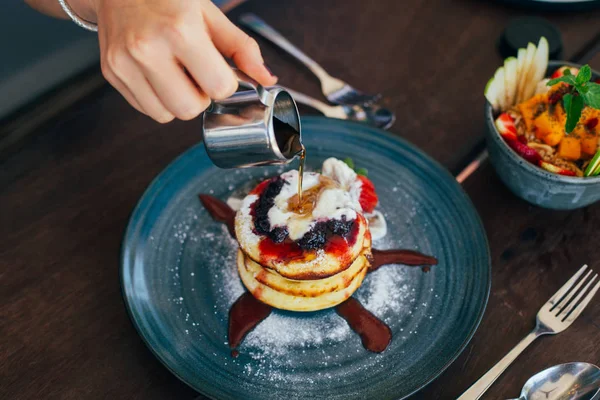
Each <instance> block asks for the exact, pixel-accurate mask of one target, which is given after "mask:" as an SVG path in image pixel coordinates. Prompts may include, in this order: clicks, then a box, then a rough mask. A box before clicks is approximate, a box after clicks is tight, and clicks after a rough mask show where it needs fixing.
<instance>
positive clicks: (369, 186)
mask: <svg viewBox="0 0 600 400" xmlns="http://www.w3.org/2000/svg"><path fill="white" fill-rule="evenodd" d="M357 178H358V180H360V181H361V182H362V186H361V188H360V197H359V198H358V202H359V203H360V206H361V207H362V209H363V211H364V212H368V213H370V212H373V210H374V209H375V206H377V203H378V202H379V198H378V197H377V193H375V185H373V182H371V181H370V180H369V178H367V177H366V176H364V175H358V176H357Z"/></svg>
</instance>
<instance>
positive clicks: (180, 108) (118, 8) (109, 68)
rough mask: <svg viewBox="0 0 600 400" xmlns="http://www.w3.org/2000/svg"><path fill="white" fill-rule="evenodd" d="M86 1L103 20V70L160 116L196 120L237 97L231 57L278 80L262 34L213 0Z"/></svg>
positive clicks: (258, 76) (269, 81)
mask: <svg viewBox="0 0 600 400" xmlns="http://www.w3.org/2000/svg"><path fill="white" fill-rule="evenodd" d="M79 1H80V2H82V3H85V4H87V5H89V6H90V7H91V8H92V10H87V11H88V13H89V12H93V13H95V16H96V19H97V21H98V38H99V41H100V53H101V66H102V73H103V74H104V77H105V78H106V79H107V80H108V81H109V82H110V83H111V84H112V85H113V86H114V87H115V88H116V89H117V90H118V91H119V92H120V93H121V94H122V95H123V96H124V97H125V99H127V101H128V102H129V103H130V104H131V105H132V106H133V107H135V108H136V109H137V110H139V111H141V112H143V113H144V114H146V115H148V116H150V117H152V118H154V119H155V120H156V121H158V122H161V123H166V122H169V121H171V120H173V119H174V118H179V119H183V120H189V119H192V118H194V117H196V116H198V115H199V114H200V113H201V112H202V111H204V110H205V109H206V108H207V107H208V105H209V104H210V99H217V100H219V99H224V98H227V97H229V96H231V95H232V94H233V93H234V92H235V91H236V89H237V87H238V85H237V81H236V78H235V76H234V74H233V72H232V71H231V68H230V67H229V65H228V64H227V62H226V61H225V58H230V59H232V60H233V61H234V63H235V64H236V66H237V67H238V68H240V69H241V70H242V71H244V72H245V73H246V74H248V75H249V76H250V77H252V78H254V79H255V80H256V81H258V82H259V83H261V84H262V85H265V86H266V85H273V84H275V82H276V81H277V78H276V77H275V76H273V75H272V74H271V73H270V72H269V70H268V69H267V67H265V65H264V63H263V59H262V56H261V53H260V49H259V47H258V44H257V43H256V41H255V40H254V39H252V38H251V37H249V36H248V35H247V34H245V33H244V32H243V31H241V30H240V29H239V28H237V27H236V26H235V25H234V24H232V23H231V21H229V19H227V17H226V16H225V15H224V14H223V13H222V12H221V11H220V10H219V9H218V8H217V7H216V6H215V5H214V4H212V3H211V2H210V1H208V0H79ZM72 2H73V3H75V1H73V0H72ZM82 5H83V4H82ZM73 6H75V4H73ZM73 8H76V7H73ZM88 15H89V14H88Z"/></svg>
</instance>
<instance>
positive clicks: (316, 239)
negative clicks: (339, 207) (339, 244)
mask: <svg viewBox="0 0 600 400" xmlns="http://www.w3.org/2000/svg"><path fill="white" fill-rule="evenodd" d="M297 243H298V246H300V248H301V249H302V250H318V249H322V248H323V247H325V243H327V223H326V222H317V223H316V224H315V226H313V228H312V229H311V230H310V231H308V232H306V233H305V234H304V236H302V237H301V238H300V240H298V242H297Z"/></svg>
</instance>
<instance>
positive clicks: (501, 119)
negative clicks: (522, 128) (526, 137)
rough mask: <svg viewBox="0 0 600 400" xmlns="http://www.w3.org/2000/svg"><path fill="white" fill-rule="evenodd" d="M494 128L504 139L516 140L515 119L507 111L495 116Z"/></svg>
mask: <svg viewBox="0 0 600 400" xmlns="http://www.w3.org/2000/svg"><path fill="white" fill-rule="evenodd" d="M496 128H497V129H498V132H500V135H502V137H503V138H504V139H506V140H509V139H510V140H517V127H516V126H515V120H514V119H513V117H511V116H510V115H509V114H508V113H502V114H500V116H498V118H496Z"/></svg>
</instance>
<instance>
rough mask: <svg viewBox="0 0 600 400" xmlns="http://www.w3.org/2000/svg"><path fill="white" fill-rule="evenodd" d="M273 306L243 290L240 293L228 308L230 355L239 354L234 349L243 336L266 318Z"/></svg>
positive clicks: (235, 355)
mask: <svg viewBox="0 0 600 400" xmlns="http://www.w3.org/2000/svg"><path fill="white" fill-rule="evenodd" d="M271 311H273V307H271V306H270V305H268V304H265V303H263V302H261V301H258V300H256V298H255V297H254V296H252V293H250V292H245V293H244V294H243V295H241V296H240V297H239V298H238V299H237V300H236V301H235V303H233V305H232V306H231V309H230V310H229V332H228V340H229V347H230V348H231V349H232V351H231V355H232V356H233V357H237V355H238V354H239V353H238V352H237V350H235V349H236V348H237V347H238V346H239V345H240V343H242V340H243V339H244V337H245V336H246V335H247V334H248V332H250V331H251V330H252V329H254V328H255V327H256V325H258V324H259V323H260V322H261V321H263V320H264V319H265V318H267V317H268V316H269V315H270V314H271Z"/></svg>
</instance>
